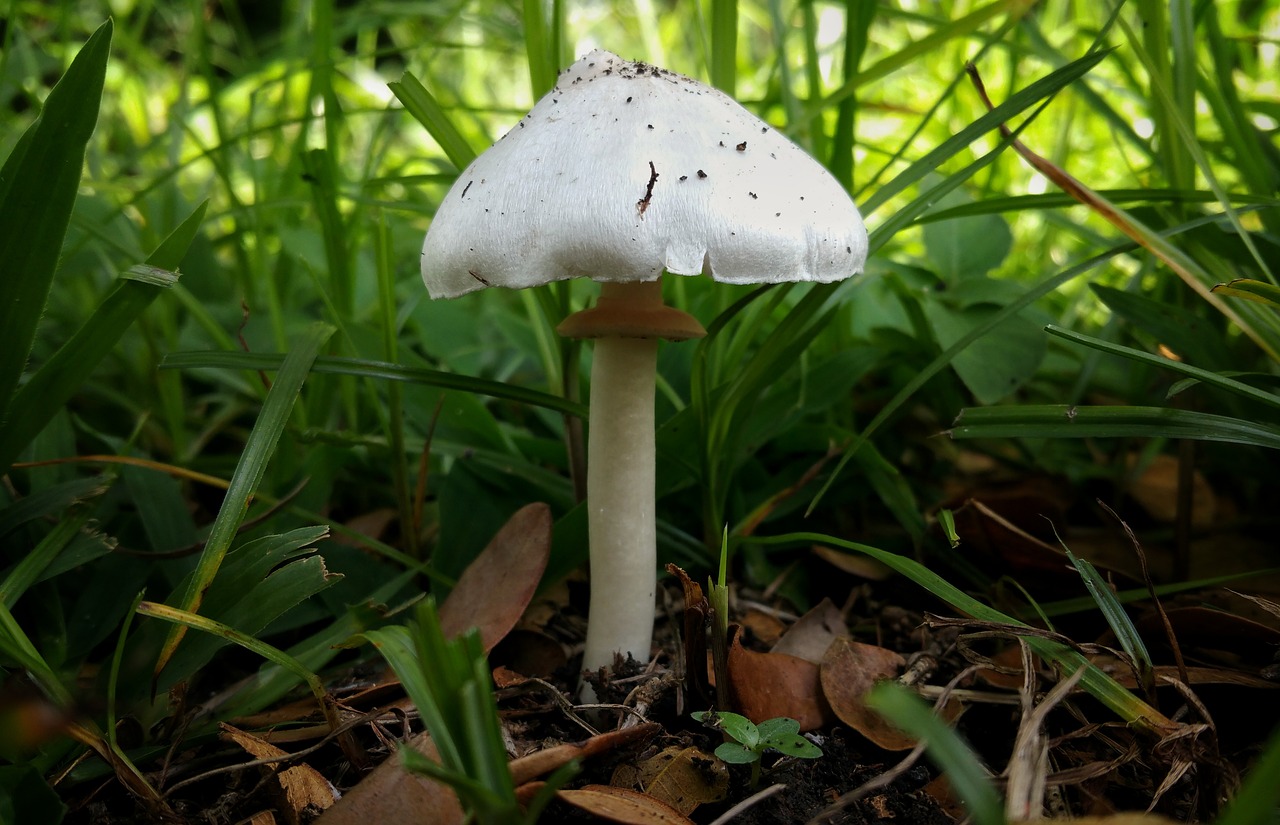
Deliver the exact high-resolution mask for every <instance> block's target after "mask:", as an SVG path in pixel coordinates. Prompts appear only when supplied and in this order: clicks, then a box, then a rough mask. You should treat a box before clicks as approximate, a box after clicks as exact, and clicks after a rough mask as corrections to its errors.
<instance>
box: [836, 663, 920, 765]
mask: <svg viewBox="0 0 1280 825" xmlns="http://www.w3.org/2000/svg"><path fill="white" fill-rule="evenodd" d="M905 665H906V660H904V659H903V658H902V656H900V655H899V654H897V653H895V652H893V651H892V650H887V649H886V648H883V647H876V646H875V645H868V644H863V643H861V642H855V641H853V640H852V639H848V638H844V639H837V640H836V641H834V642H833V643H832V644H831V647H830V648H829V649H828V650H827V655H826V656H825V657H823V660H822V668H821V680H822V690H823V693H824V694H825V695H826V698H827V701H828V702H830V703H831V709H832V711H834V713H835V715H836V716H838V717H839V718H840V720H841V721H842V722H844V723H845V724H846V725H848V726H849V727H851V728H853V729H854V730H856V731H857V732H858V733H861V734H862V735H863V736H865V737H867V738H868V739H870V740H871V741H872V742H874V743H875V744H876V745H878V746H879V747H881V748H883V749H885V750H887V751H904V750H909V749H911V748H913V747H915V744H916V742H915V740H914V739H912V738H911V737H910V736H907V735H906V734H905V733H903V732H902V731H900V730H898V729H897V728H895V727H893V726H892V725H890V724H889V723H888V722H886V721H885V720H884V719H883V718H882V717H881V716H880V715H879V714H877V713H875V712H874V711H872V710H871V709H870V708H868V707H867V706H866V703H865V702H863V697H864V696H866V694H867V691H869V690H871V688H873V687H875V685H876V683H877V682H882V681H884V680H886V679H893V678H895V677H896V676H897V675H898V673H899V671H901V670H902V668H903V667H904V666H905Z"/></svg>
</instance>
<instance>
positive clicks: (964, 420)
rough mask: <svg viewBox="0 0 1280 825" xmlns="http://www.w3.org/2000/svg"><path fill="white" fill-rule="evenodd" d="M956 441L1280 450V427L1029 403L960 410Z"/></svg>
mask: <svg viewBox="0 0 1280 825" xmlns="http://www.w3.org/2000/svg"><path fill="white" fill-rule="evenodd" d="M947 433H948V434H949V435H950V436H951V437H952V438H1117V437H1125V436H1128V437H1136V438H1161V437H1163V438H1189V439H1192V440H1194V441H1224V442H1227V443H1230V444H1250V445H1253V446H1255V447H1269V448H1271V449H1273V450H1280V428H1277V427H1273V426H1270V425H1267V424H1261V423H1257V422H1253V421H1243V420H1241V419H1238V418H1229V417H1227V416H1223V415H1211V414H1209V413H1199V412H1192V411H1190V410H1171V409H1166V408H1164V407H1072V406H1067V405H1065V404H1042V405H1035V404H1029V405H1025V406H1018V407H980V408H970V409H964V410H961V411H960V415H958V416H956V423H955V424H954V425H953V426H952V427H951V429H950V430H948V431H947Z"/></svg>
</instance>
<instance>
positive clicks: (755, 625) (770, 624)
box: [739, 608, 787, 645]
mask: <svg viewBox="0 0 1280 825" xmlns="http://www.w3.org/2000/svg"><path fill="white" fill-rule="evenodd" d="M739 624H741V625H742V628H743V629H744V630H749V631H751V636H752V638H754V639H755V640H756V641H758V642H759V643H760V644H762V645H772V644H774V643H776V642H777V641H778V640H779V639H781V638H782V634H783V633H786V632H787V626H786V625H784V624H783V623H782V622H781V621H780V620H779V619H778V617H777V616H775V615H773V614H772V613H766V612H765V611H763V610H757V609H755V608H750V609H748V610H747V612H746V613H743V614H742V617H741V618H740V619H739Z"/></svg>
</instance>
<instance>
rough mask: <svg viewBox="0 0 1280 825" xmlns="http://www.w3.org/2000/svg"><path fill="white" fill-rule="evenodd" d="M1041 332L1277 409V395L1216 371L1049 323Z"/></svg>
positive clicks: (1278, 402)
mask: <svg viewBox="0 0 1280 825" xmlns="http://www.w3.org/2000/svg"><path fill="white" fill-rule="evenodd" d="M1044 331H1045V332H1047V333H1049V334H1050V335H1053V336H1055V337H1058V338H1065V339H1066V340H1068V341H1073V342H1075V343H1077V344H1083V345H1084V346H1086V347H1090V348H1091V349H1096V350H1098V351H1100V352H1106V353H1110V354H1111V355H1119V356H1122V357H1124V358H1128V359H1129V360H1131V361H1141V362H1142V363H1144V364H1151V365H1152V366H1155V367H1160V368H1162V369H1167V370H1169V371H1171V372H1176V373H1178V374H1180V375H1185V376H1187V377H1189V378H1194V379H1196V380H1197V381H1201V382H1203V383H1205V384H1209V385H1211V386H1214V387H1217V388H1218V389H1221V390H1226V391H1227V392H1230V393H1234V394H1236V395H1238V396H1240V397H1241V398H1248V399H1249V400H1250V401H1258V402H1260V403H1262V404H1266V405H1268V406H1271V407H1280V396H1277V395H1273V394H1272V393H1269V392H1264V391H1262V390H1260V389H1257V388H1256V387H1251V386H1249V385H1248V384H1245V383H1243V382H1241V381H1236V380H1234V379H1232V378H1227V377H1226V376H1225V375H1219V374H1218V373H1216V372H1211V371H1209V370H1204V369H1200V368H1199V367H1193V366H1191V365H1190V364H1184V363H1183V362H1181V361H1174V360H1173V359H1172V358H1165V357H1164V356H1163V355H1152V354H1151V353H1149V352H1143V351H1142V350H1138V349H1133V348H1132V347H1126V346H1122V345H1120V344H1113V343H1111V342H1109V341H1103V340H1102V339H1100V338H1094V337H1093V336H1090V335H1081V334H1080V333H1078V332H1071V331H1070V330H1066V329H1063V328H1062V327H1059V326H1055V325H1053V324H1049V325H1048V326H1046V327H1045V328H1044Z"/></svg>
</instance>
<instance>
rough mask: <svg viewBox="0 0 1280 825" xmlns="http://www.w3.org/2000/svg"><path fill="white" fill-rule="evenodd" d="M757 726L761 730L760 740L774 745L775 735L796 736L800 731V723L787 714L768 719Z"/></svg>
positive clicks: (771, 745)
mask: <svg viewBox="0 0 1280 825" xmlns="http://www.w3.org/2000/svg"><path fill="white" fill-rule="evenodd" d="M756 728H757V729H758V730H759V731H760V741H761V742H763V743H764V744H766V745H769V746H770V747H773V744H772V743H773V740H774V739H775V737H787V736H794V735H795V734H797V733H799V732H800V723H799V722H797V721H796V720H795V719H791V718H789V717H786V716H779V717H776V718H774V719H766V720H764V721H763V722H761V723H760V724H759V725H756Z"/></svg>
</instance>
